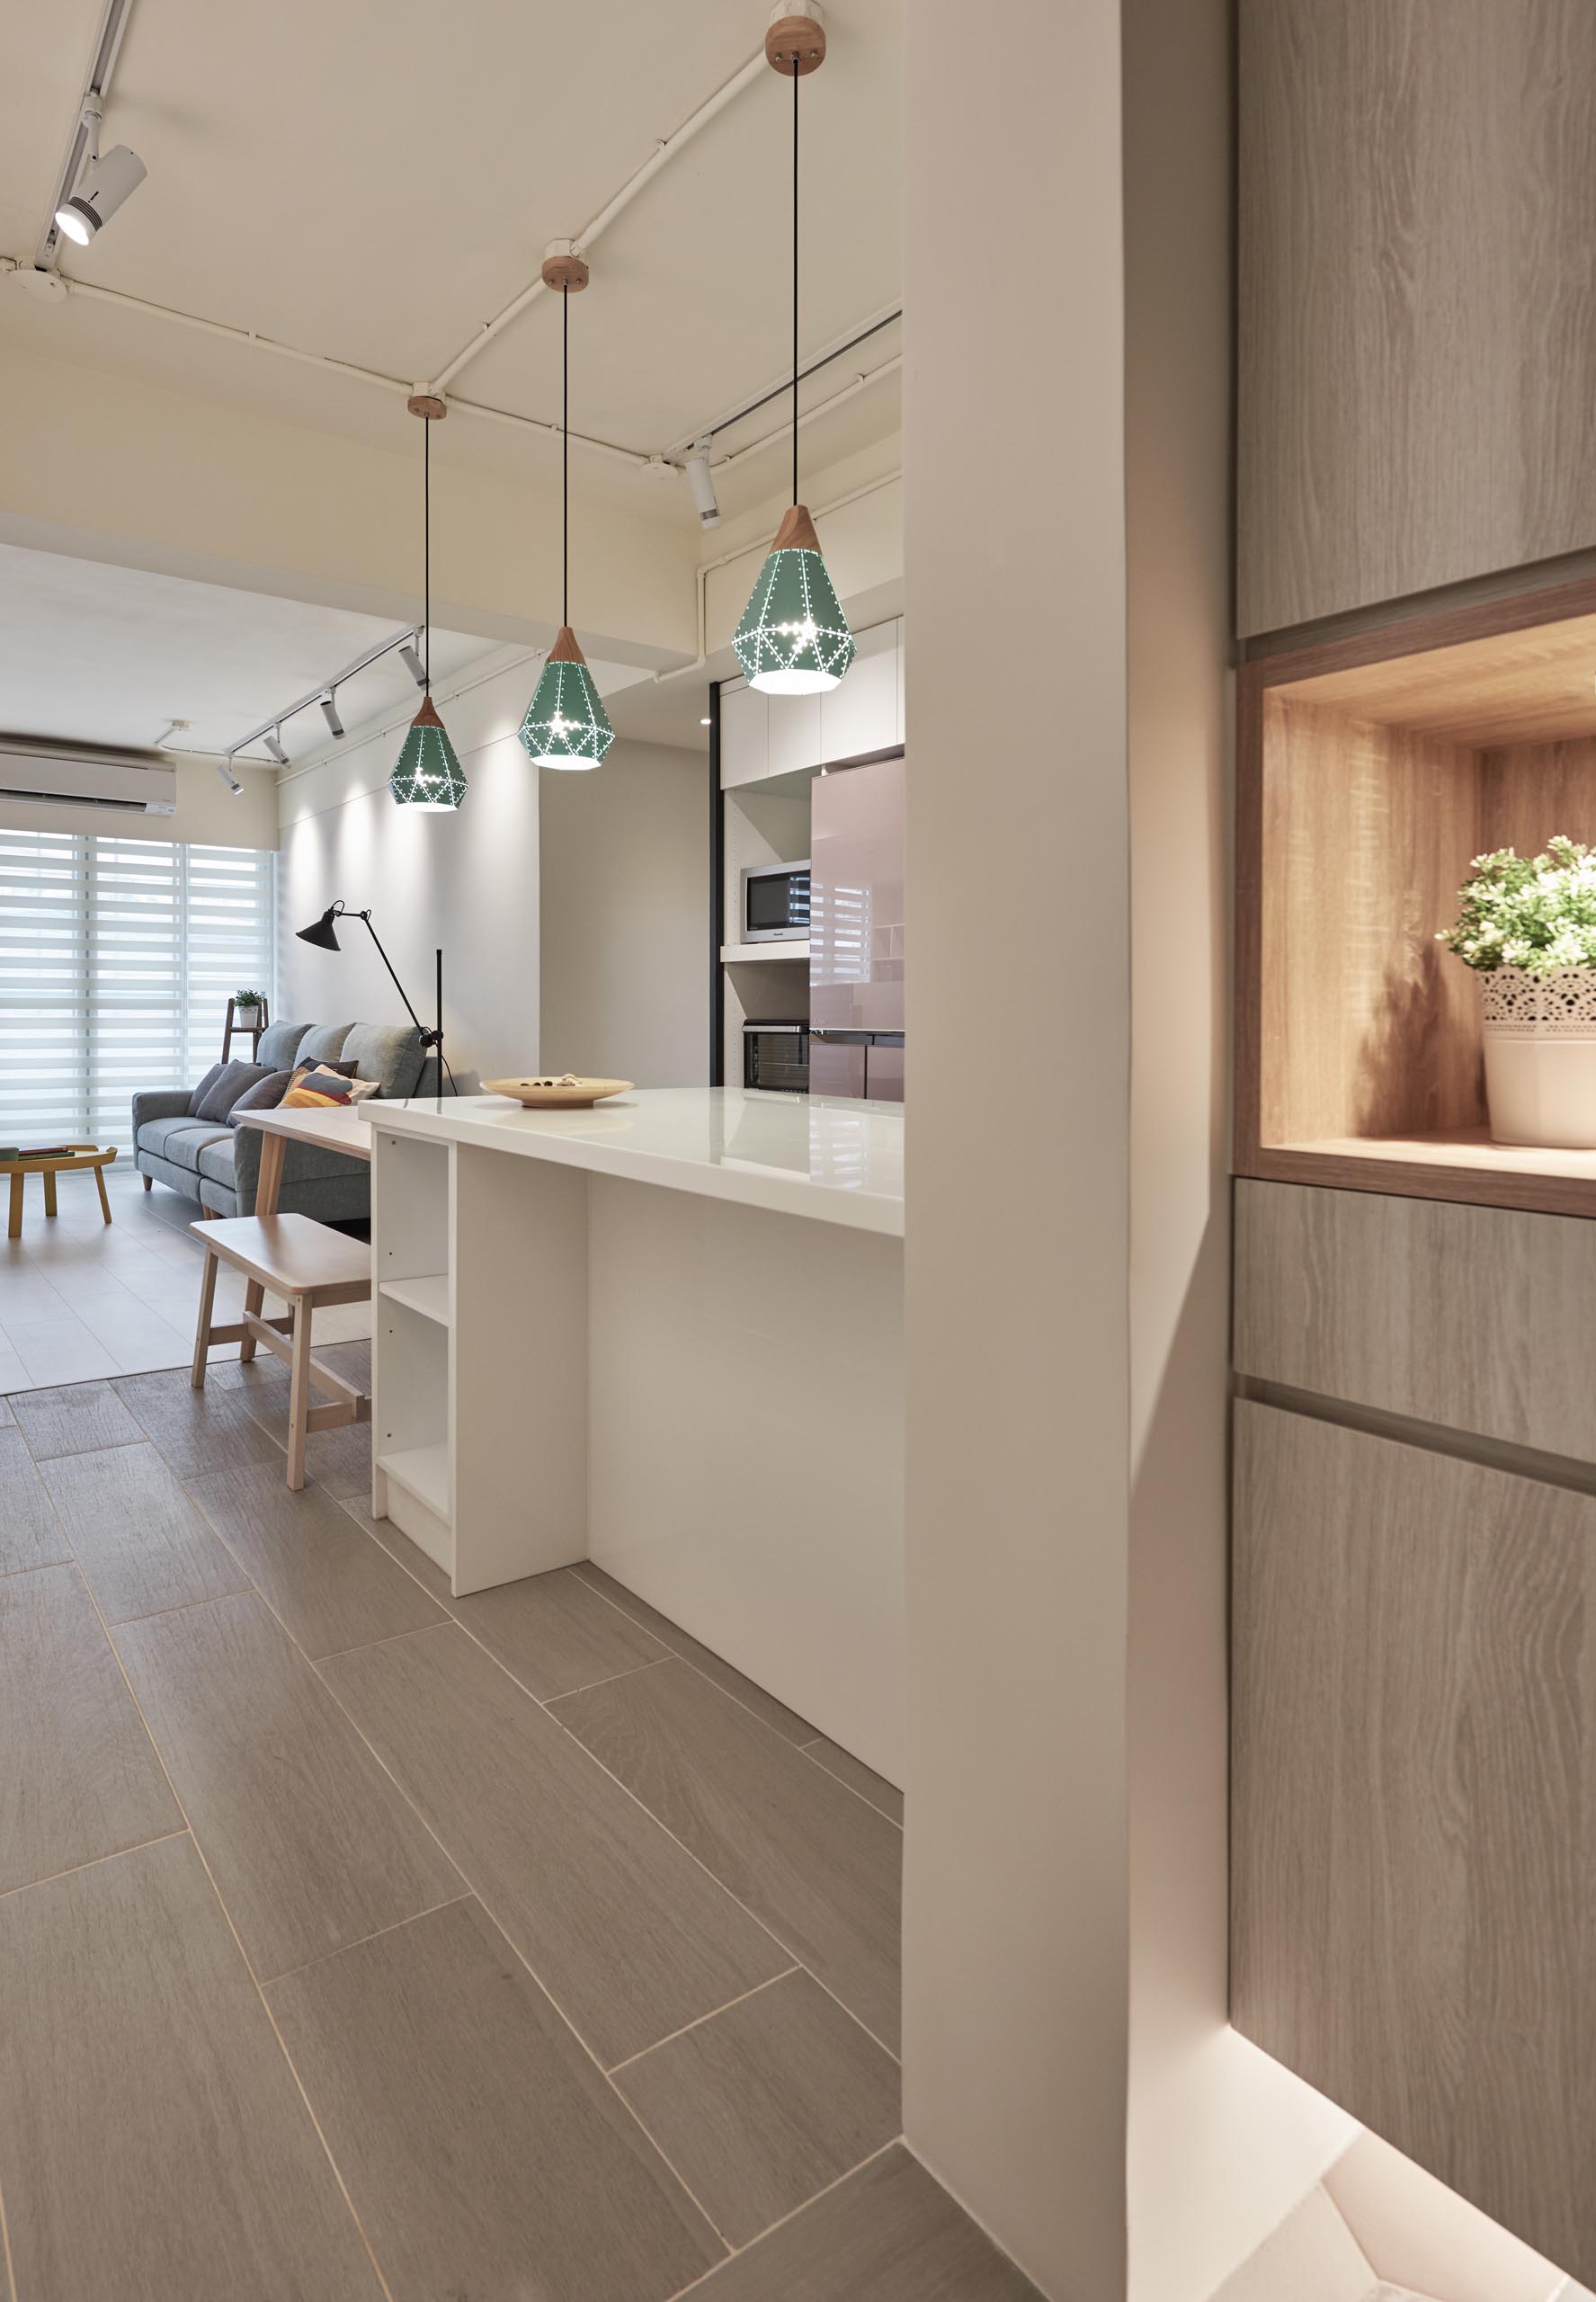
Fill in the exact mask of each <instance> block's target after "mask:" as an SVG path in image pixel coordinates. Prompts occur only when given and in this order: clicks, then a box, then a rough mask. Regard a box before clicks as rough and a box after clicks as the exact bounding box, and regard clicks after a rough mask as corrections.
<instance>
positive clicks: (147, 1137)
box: [138, 1119, 233, 1175]
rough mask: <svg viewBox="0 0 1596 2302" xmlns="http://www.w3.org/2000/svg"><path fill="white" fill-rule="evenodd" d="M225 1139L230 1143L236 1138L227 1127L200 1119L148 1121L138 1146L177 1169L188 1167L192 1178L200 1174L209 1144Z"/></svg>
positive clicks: (139, 1135) (139, 1136)
mask: <svg viewBox="0 0 1596 2302" xmlns="http://www.w3.org/2000/svg"><path fill="white" fill-rule="evenodd" d="M222 1138H226V1139H227V1141H228V1142H229V1143H230V1142H231V1141H232V1139H233V1138H232V1136H231V1134H230V1133H229V1132H228V1130H227V1128H225V1127H212V1126H210V1125H209V1124H208V1123H207V1122H206V1121H205V1120H198V1119H151V1120H146V1121H145V1123H144V1125H143V1126H142V1127H141V1128H140V1129H139V1130H138V1147H139V1149H140V1150H141V1151H153V1152H154V1153H155V1154H156V1156H157V1157H158V1158H162V1159H165V1160H166V1161H167V1163H168V1164H170V1165H172V1166H174V1167H186V1168H187V1169H188V1171H189V1173H190V1174H192V1175H197V1174H198V1173H199V1172H200V1154H201V1151H202V1150H203V1149H204V1147H205V1146H206V1145H207V1144H208V1143H216V1142H218V1141H220V1140H221V1139H222Z"/></svg>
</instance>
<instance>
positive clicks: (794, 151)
mask: <svg viewBox="0 0 1596 2302" xmlns="http://www.w3.org/2000/svg"><path fill="white" fill-rule="evenodd" d="M799 78H800V74H799V72H798V56H797V53H796V51H795V52H794V55H793V59H792V500H793V502H794V503H795V504H796V503H797V502H798V80H799Z"/></svg>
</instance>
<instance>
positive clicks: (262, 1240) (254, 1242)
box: [189, 1215, 371, 1487]
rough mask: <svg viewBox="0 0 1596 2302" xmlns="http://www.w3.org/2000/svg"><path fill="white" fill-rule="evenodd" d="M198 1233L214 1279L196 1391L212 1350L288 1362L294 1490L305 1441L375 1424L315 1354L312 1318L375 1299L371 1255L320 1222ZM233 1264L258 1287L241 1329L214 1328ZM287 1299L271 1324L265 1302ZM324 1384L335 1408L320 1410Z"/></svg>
mask: <svg viewBox="0 0 1596 2302" xmlns="http://www.w3.org/2000/svg"><path fill="white" fill-rule="evenodd" d="M189 1228H190V1229H191V1230H192V1233H193V1234H194V1236H195V1237H196V1238H197V1239H199V1240H200V1241H201V1243H202V1245H203V1246H204V1249H205V1271H204V1274H203V1276H202V1278H201V1281H200V1324H199V1328H198V1331H197V1333H196V1334H195V1337H194V1365H193V1371H192V1375H191V1377H190V1380H191V1382H192V1385H193V1387H194V1388H195V1390H201V1389H203V1387H204V1384H205V1362H206V1359H207V1356H208V1354H209V1352H210V1346H211V1344H212V1343H237V1345H238V1346H239V1350H238V1355H239V1357H240V1358H241V1359H244V1360H250V1359H253V1358H254V1354H255V1345H256V1344H257V1343H264V1345H265V1346H266V1349H267V1350H268V1351H271V1352H275V1354H276V1356H277V1357H278V1358H279V1359H281V1360H284V1361H286V1362H287V1365H288V1370H289V1411H288V1483H289V1485H290V1486H291V1487H301V1486H304V1484H305V1442H306V1441H307V1440H308V1438H309V1436H310V1433H311V1432H313V1431H328V1430H333V1429H335V1428H336V1427H337V1426H338V1425H339V1424H340V1423H369V1422H370V1419H371V1400H370V1394H369V1393H368V1392H365V1391H362V1390H359V1389H357V1388H356V1387H355V1385H354V1384H352V1383H346V1382H345V1381H344V1379H343V1376H342V1375H335V1374H334V1372H333V1370H332V1369H331V1368H330V1367H325V1366H323V1365H322V1363H321V1361H319V1360H317V1359H313V1358H312V1357H311V1355H310V1333H311V1320H312V1317H313V1315H314V1314H315V1313H316V1312H317V1310H319V1309H320V1308H321V1307H323V1306H324V1305H325V1304H330V1303H366V1302H370V1298H371V1250H370V1247H369V1246H366V1245H363V1244H362V1243H361V1241H360V1240H358V1239H346V1238H345V1237H344V1236H343V1233H342V1232H341V1231H334V1230H333V1229H332V1228H331V1227H329V1226H328V1225H327V1224H325V1223H317V1222H315V1221H313V1220H312V1218H310V1217H309V1216H308V1215H230V1216H218V1218H215V1219H214V1220H213V1221H211V1222H209V1223H192V1224H191V1225H190V1226H189ZM218 1263H229V1264H231V1266H232V1268H233V1269H234V1270H235V1271H242V1272H243V1273H244V1275H245V1278H246V1279H247V1280H248V1281H249V1286H248V1289H247V1292H246V1294H245V1312H244V1316H243V1319H242V1320H241V1321H240V1322H239V1323H238V1324H236V1325H231V1326H213V1325H211V1311H212V1308H213V1307H214V1304H215V1301H216V1271H217V1265H218ZM267 1293H269V1294H272V1295H277V1296H281V1298H282V1299H283V1300H284V1301H285V1302H286V1303H287V1305H288V1307H289V1309H288V1316H287V1317H286V1318H281V1319H268V1318H266V1317H264V1316H263V1313H262V1308H261V1306H262V1302H263V1295H264V1294H267ZM312 1382H315V1383H317V1384H318V1385H320V1387H322V1388H323V1389H324V1390H328V1391H331V1392H332V1394H333V1400H332V1403H331V1404H330V1405H325V1406H312V1405H311V1404H310V1386H311V1384H312Z"/></svg>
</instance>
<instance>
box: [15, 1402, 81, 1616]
mask: <svg viewBox="0 0 1596 2302" xmlns="http://www.w3.org/2000/svg"><path fill="white" fill-rule="evenodd" d="M0 1405H4V1401H0ZM71 1556H72V1546H71V1544H70V1543H69V1542H68V1541H67V1530H66V1529H65V1528H64V1527H63V1526H62V1524H61V1522H60V1521H59V1519H58V1518H57V1516H56V1513H55V1510H54V1507H53V1506H52V1504H51V1503H50V1499H49V1495H47V1494H46V1492H45V1489H44V1482H43V1481H42V1479H40V1476H39V1473H38V1472H37V1471H36V1470H35V1469H34V1468H33V1458H32V1456H31V1454H30V1453H29V1452H28V1449H27V1445H26V1443H25V1441H24V1440H23V1438H22V1432H20V1431H18V1430H16V1429H15V1428H14V1427H3V1428H0V1575H19V1574H24V1573H26V1571H27V1570H28V1569H29V1568H30V1567H33V1566H54V1565H55V1564H56V1563H57V1561H58V1560H59V1559H63V1558H70V1557H71Z"/></svg>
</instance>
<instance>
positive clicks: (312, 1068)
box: [282, 1063, 377, 1111]
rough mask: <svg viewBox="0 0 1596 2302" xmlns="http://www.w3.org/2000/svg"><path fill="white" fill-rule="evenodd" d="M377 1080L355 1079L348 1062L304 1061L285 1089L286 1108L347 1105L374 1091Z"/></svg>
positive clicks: (306, 1108) (291, 1109) (283, 1102)
mask: <svg viewBox="0 0 1596 2302" xmlns="http://www.w3.org/2000/svg"><path fill="white" fill-rule="evenodd" d="M375 1093H377V1085H376V1082H375V1081H374V1080H370V1079H366V1080H361V1079H356V1078H355V1077H354V1076H353V1075H352V1066H350V1065H349V1064H347V1063H304V1064H301V1065H300V1066H299V1069H298V1070H297V1071H296V1072H295V1073H294V1075H293V1077H292V1078H291V1079H290V1081H289V1084H288V1086H287V1088H286V1090H285V1091H284V1093H283V1098H282V1108H283V1110H284V1111H302V1110H325V1109H327V1108H329V1107H343V1108H345V1109H346V1108H347V1107H348V1106H349V1105H350V1104H351V1103H354V1102H360V1100H361V1097H362V1096H364V1095H374V1094H375Z"/></svg>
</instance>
